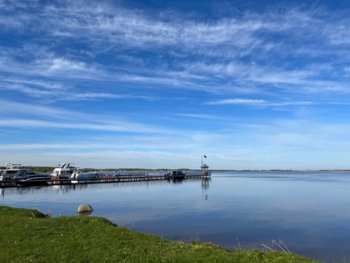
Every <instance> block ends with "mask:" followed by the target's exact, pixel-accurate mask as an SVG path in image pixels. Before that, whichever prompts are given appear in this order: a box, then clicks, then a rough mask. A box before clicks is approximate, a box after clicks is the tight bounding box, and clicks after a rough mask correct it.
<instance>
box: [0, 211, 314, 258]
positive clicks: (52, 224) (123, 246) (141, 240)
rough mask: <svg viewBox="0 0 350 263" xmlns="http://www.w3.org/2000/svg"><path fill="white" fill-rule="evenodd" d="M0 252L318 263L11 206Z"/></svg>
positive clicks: (2, 214)
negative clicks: (187, 241) (184, 240)
mask: <svg viewBox="0 0 350 263" xmlns="http://www.w3.org/2000/svg"><path fill="white" fill-rule="evenodd" d="M0 246H1V248H2V259H3V260H4V261H5V262H20V261H23V262H24V261H31V260H32V261H36V262H47V261H53V262H60V261H61V262H97V261H104V262H121V261H123V262H317V261H315V260H312V259H309V258H306V257H303V256H299V255H296V254H292V253H282V252H277V251H276V252H262V251H260V250H257V249H255V250H243V249H238V250H235V251H234V252H231V251H229V250H228V249H225V248H223V247H221V246H218V245H215V244H212V243H202V242H192V243H190V244H186V243H184V242H182V241H170V240H166V239H163V238H161V237H158V236H155V235H151V234H143V233H139V232H135V231H133V230H130V229H127V228H124V227H118V226H117V225H114V224H113V223H111V222H110V221H109V220H107V219H105V218H102V217H93V216H69V217H68V216H61V217H57V218H48V217H47V216H46V215H44V214H43V213H41V212H39V211H38V210H33V209H21V208H11V207H8V206H0ZM55 260H56V261H55Z"/></svg>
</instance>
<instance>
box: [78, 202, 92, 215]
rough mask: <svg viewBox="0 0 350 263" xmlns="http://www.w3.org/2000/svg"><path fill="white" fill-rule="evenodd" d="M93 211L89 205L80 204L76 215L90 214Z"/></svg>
mask: <svg viewBox="0 0 350 263" xmlns="http://www.w3.org/2000/svg"><path fill="white" fill-rule="evenodd" d="M93 210H94V209H92V206H91V205H89V204H82V205H80V206H79V207H78V210H77V212H78V213H91V212H92V211H93Z"/></svg>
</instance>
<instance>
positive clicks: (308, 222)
mask: <svg viewBox="0 0 350 263" xmlns="http://www.w3.org/2000/svg"><path fill="white" fill-rule="evenodd" d="M0 191H1V195H0V204H1V205H9V206H13V207H27V208H38V209H40V210H41V211H43V212H46V211H47V210H51V211H53V215H54V216H59V215H75V214H76V209H77V207H78V206H79V204H81V203H89V204H91V205H92V206H93V207H94V209H95V210H94V212H93V215H96V216H103V217H106V218H108V219H109V220H111V221H112V222H114V223H116V224H118V225H120V226H125V227H128V228H131V229H134V230H136V231H141V232H146V233H153V234H157V235H159V236H162V237H165V238H168V239H174V240H184V241H191V240H201V241H210V242H214V243H218V244H221V245H223V246H225V247H227V248H229V249H234V248H237V247H239V246H241V247H242V248H262V244H266V245H268V246H270V247H272V245H271V242H272V240H282V241H283V242H284V243H285V244H286V245H287V246H288V248H289V249H290V250H291V251H292V252H296V253H298V254H301V255H306V256H311V257H314V258H317V259H323V260H327V261H330V260H332V261H338V262H344V261H347V260H350V173H345V172H344V173H342V172H337V173H301V172H299V173H286V172H284V173H277V172H275V173H251V172H249V173H248V172H246V173H245V172H225V173H219V172H214V173H213V174H212V178H211V180H209V181H208V180H206V181H204V180H203V181H202V180H200V179H199V180H185V181H182V182H179V183H173V182H168V181H158V182H148V183H147V182H142V183H141V182H135V183H119V184H117V183H115V184H97V185H96V184H94V185H78V186H52V187H31V188H11V189H1V190H0Z"/></svg>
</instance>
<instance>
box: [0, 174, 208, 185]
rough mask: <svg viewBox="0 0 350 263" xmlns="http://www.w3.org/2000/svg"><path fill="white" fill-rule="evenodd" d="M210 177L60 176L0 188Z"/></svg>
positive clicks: (5, 183)
mask: <svg viewBox="0 0 350 263" xmlns="http://www.w3.org/2000/svg"><path fill="white" fill-rule="evenodd" d="M206 178H210V176H206V175H185V176H183V177H181V178H177V177H174V176H166V175H125V176H99V177H98V178H93V179H82V180H76V179H70V178H58V177H52V178H51V179H50V180H47V181H46V182H42V183H35V184H31V183H29V184H23V183H20V182H16V181H12V180H9V181H5V182H1V183H0V188H8V187H26V186H33V185H41V186H51V185H76V184H104V183H123V182H144V181H161V180H169V181H181V180H186V179H206Z"/></svg>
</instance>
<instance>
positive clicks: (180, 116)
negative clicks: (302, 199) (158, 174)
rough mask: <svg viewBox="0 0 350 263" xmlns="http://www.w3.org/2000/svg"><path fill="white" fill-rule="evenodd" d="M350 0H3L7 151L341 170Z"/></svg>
mask: <svg viewBox="0 0 350 263" xmlns="http://www.w3.org/2000/svg"><path fill="white" fill-rule="evenodd" d="M349 28H350V4H347V2H346V1H315V2H314V3H311V1H308V2H305V1H300V2H299V1H204V0H201V1H160V0H157V1H156V0H148V1H123V0H120V1H5V0H0V163H5V162H19V163H23V164H31V165H55V164H57V163H59V162H63V161H71V162H74V163H75V164H76V165H78V166H81V167H145V168H179V167H189V168H197V167H198V166H199V164H200V156H201V155H202V154H206V155H207V156H208V163H209V165H210V166H211V167H212V168H215V169H271V168H276V169H277V168H280V169H344V168H349V167H350V165H349V160H350V154H349V148H350V134H349V130H350V123H349V117H348V116H349V113H350V110H349V109H350V100H349V99H350V95H349V92H350V87H349V83H350V82H349V80H350V31H349Z"/></svg>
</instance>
